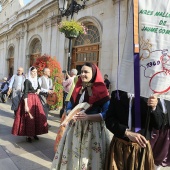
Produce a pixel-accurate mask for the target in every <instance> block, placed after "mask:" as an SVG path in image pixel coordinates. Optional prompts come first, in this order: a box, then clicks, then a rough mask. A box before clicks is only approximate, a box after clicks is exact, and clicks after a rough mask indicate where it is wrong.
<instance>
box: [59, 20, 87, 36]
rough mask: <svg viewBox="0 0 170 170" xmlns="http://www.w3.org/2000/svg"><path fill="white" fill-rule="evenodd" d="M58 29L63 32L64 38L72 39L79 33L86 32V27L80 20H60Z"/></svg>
mask: <svg viewBox="0 0 170 170" xmlns="http://www.w3.org/2000/svg"><path fill="white" fill-rule="evenodd" d="M58 28H59V31H60V32H61V33H64V34H65V37H66V38H69V39H72V38H76V37H78V36H79V35H80V34H86V33H87V32H86V31H87V28H86V27H85V26H84V25H83V24H82V23H80V22H77V21H74V20H71V21H62V22H60V24H59V25H58Z"/></svg>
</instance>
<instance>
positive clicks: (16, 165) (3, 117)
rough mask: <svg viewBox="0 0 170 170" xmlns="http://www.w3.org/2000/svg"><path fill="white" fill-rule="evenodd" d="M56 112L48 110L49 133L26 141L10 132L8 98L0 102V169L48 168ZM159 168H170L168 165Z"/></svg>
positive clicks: (44, 169) (163, 169) (52, 144)
mask: <svg viewBox="0 0 170 170" xmlns="http://www.w3.org/2000/svg"><path fill="white" fill-rule="evenodd" d="M58 112H59V111H51V112H50V115H49V121H48V123H49V124H50V125H51V128H50V129H49V133H48V134H45V135H41V136H39V139H40V140H39V141H33V142H32V143H27V142H26V140H25V137H18V136H13V135H12V134H11V127H12V125H13V121H14V115H13V112H12V111H11V109H10V100H9V101H8V103H6V104H4V103H0V170H49V169H50V167H51V163H52V160H53V157H54V151H53V146H54V140H55V137H56V131H57V129H58V126H59V113H58ZM148 170H149V169H148ZM161 170H170V167H168V168H161Z"/></svg>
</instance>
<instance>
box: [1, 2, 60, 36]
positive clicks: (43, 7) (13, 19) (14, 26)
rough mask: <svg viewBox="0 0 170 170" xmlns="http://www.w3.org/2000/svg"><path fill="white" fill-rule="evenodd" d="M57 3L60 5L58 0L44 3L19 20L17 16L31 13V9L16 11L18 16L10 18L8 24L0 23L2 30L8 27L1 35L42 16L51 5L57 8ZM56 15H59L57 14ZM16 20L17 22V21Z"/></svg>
mask: <svg viewBox="0 0 170 170" xmlns="http://www.w3.org/2000/svg"><path fill="white" fill-rule="evenodd" d="M57 5H58V2H57V1H56V0H53V1H51V2H50V3H48V4H44V5H43V6H42V7H41V8H40V9H39V10H38V11H36V12H35V13H33V14H32V15H29V16H28V17H26V18H24V19H21V20H19V21H17V18H19V17H20V16H22V15H25V14H26V13H29V12H30V10H31V9H26V10H23V11H21V12H20V11H18V13H16V16H13V17H11V18H9V19H8V21H6V24H4V25H2V23H1V24H0V30H2V29H6V30H5V31H4V32H2V33H0V37H1V36H3V35H4V34H8V33H10V32H11V31H13V30H14V29H16V28H17V27H19V26H20V25H22V24H25V23H27V22H30V21H32V20H34V19H35V18H37V17H41V18H42V17H43V13H44V11H46V9H48V8H50V7H53V6H54V7H55V8H56V9H57ZM55 17H57V15H56V16H55ZM50 18H51V17H50ZM53 18H54V16H53ZM15 20H16V21H17V22H15ZM10 22H13V23H14V24H10ZM9 25H11V27H10V28H9Z"/></svg>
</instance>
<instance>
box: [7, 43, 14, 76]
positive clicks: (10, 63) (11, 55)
mask: <svg viewBox="0 0 170 170" xmlns="http://www.w3.org/2000/svg"><path fill="white" fill-rule="evenodd" d="M7 65H8V77H9V78H10V77H12V75H13V74H14V47H13V46H11V47H10V48H9V50H8V59H7Z"/></svg>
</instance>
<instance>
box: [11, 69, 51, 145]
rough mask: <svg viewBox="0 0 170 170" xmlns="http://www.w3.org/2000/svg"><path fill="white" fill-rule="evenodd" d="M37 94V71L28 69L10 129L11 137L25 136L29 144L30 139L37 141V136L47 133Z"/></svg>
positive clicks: (44, 117) (38, 87) (45, 120)
mask: <svg viewBox="0 0 170 170" xmlns="http://www.w3.org/2000/svg"><path fill="white" fill-rule="evenodd" d="M39 92H40V86H39V84H38V79H37V69H36V68H35V67H30V69H29V73H28V77H27V79H26V80H25V82H24V91H23V93H24V94H23V96H22V99H21V101H20V104H19V106H18V109H17V112H16V117H15V120H14V124H13V128H12V134H13V135H17V136H27V137H26V141H27V142H29V143H31V142H32V137H34V139H35V140H39V138H38V137H37V135H41V134H45V133H48V127H47V119H46V116H45V113H44V110H43V107H42V104H41V102H40V99H39V96H38V94H39Z"/></svg>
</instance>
